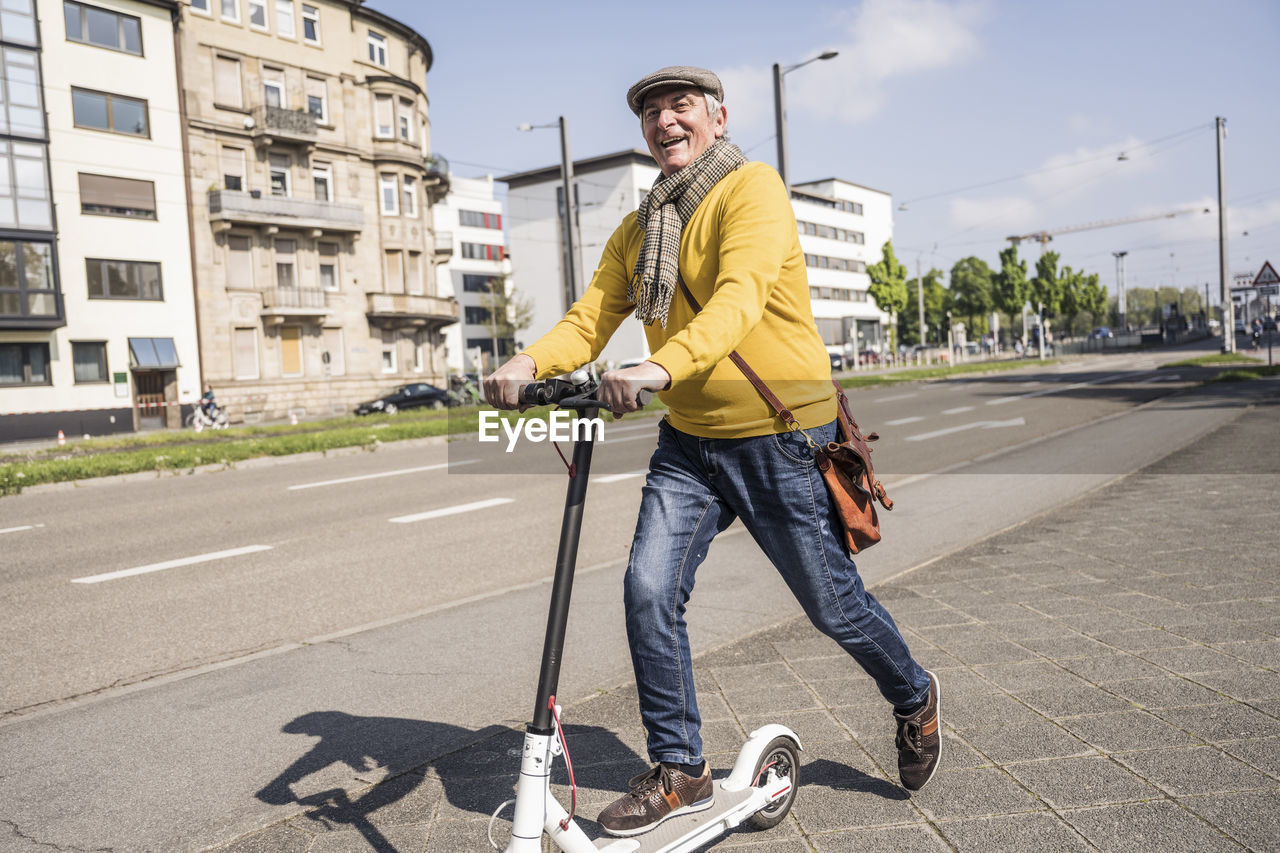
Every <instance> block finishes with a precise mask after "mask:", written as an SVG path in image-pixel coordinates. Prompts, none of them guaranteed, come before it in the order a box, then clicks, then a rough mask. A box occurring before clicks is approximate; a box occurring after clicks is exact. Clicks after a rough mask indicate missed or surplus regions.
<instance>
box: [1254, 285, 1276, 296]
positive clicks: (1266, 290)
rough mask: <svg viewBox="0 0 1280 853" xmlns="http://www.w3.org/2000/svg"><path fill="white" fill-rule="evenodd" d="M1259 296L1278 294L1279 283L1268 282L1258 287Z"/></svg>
mask: <svg viewBox="0 0 1280 853" xmlns="http://www.w3.org/2000/svg"><path fill="white" fill-rule="evenodd" d="M1258 295H1259V296H1280V284H1268V285H1264V286H1262V287H1259V288H1258Z"/></svg>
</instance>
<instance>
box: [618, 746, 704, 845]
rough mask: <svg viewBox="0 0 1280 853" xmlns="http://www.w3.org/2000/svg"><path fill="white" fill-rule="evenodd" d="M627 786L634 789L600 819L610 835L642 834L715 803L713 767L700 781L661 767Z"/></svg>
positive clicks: (619, 799)
mask: <svg viewBox="0 0 1280 853" xmlns="http://www.w3.org/2000/svg"><path fill="white" fill-rule="evenodd" d="M627 787H628V788H630V789H631V790H630V791H629V792H627V793H626V794H624V795H623V796H621V797H619V798H618V799H617V800H615V801H613V802H612V803H610V804H609V805H608V806H606V807H605V810H604V811H602V812H600V817H598V818H596V821H597V823H599V824H600V827H601V829H603V830H604V831H605V832H607V833H609V834H610V835H619V836H628V835H639V834H640V833H642V832H648V831H649V830H651V829H653V828H654V827H655V826H657V825H658V824H660V823H662V822H663V821H664V820H666V819H667V818H669V817H675V816H676V815H682V814H690V813H692V812H700V811H702V810H703V809H709V808H711V805H712V803H713V802H714V801H715V789H714V787H713V786H712V783H711V765H710V764H708V765H706V767H705V768H703V771H702V775H701V776H699V777H697V778H694V777H693V776H687V775H685V774H684V773H681V772H680V771H679V770H676V769H674V768H671V767H668V766H666V765H665V764H659V765H658V766H656V767H654V768H652V769H649V770H646V771H645V772H643V773H641V774H640V775H639V776H636V777H635V778H633V779H632V780H631V781H630V782H628V783H627Z"/></svg>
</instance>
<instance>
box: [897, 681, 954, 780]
mask: <svg viewBox="0 0 1280 853" xmlns="http://www.w3.org/2000/svg"><path fill="white" fill-rule="evenodd" d="M926 672H928V670H926ZM928 675H929V701H928V702H926V703H925V706H924V707H923V708H921V709H920V710H919V711H916V712H915V713H914V714H911V715H910V716H907V717H903V716H900V715H898V714H896V713H895V714H894V715H893V718H894V719H895V720H897V722H898V737H897V746H898V777H899V778H900V779H902V787H904V788H906V789H907V790H908V791H919V790H920V789H921V788H923V787H924V786H925V785H926V784H927V783H928V782H929V780H930V779H932V778H933V774H934V772H935V771H937V769H938V761H939V759H940V758H941V755H942V732H941V731H940V727H941V725H942V723H941V721H940V714H939V709H940V708H941V706H942V702H941V699H942V694H941V692H940V691H939V690H938V677H937V676H936V675H934V674H933V673H932V672H928Z"/></svg>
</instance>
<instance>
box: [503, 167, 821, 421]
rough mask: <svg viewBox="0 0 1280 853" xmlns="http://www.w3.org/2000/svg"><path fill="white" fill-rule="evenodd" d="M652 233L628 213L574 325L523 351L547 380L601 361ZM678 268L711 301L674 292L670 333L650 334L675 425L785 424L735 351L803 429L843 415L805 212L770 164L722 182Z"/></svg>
mask: <svg viewBox="0 0 1280 853" xmlns="http://www.w3.org/2000/svg"><path fill="white" fill-rule="evenodd" d="M643 242H644V232H643V231H642V230H641V228H640V227H639V226H638V225H637V224H636V215H635V214H634V213H631V214H629V215H628V216H627V217H626V218H625V219H623V221H622V224H621V225H619V226H618V229H617V230H616V231H614V232H613V236H612V237H610V238H609V242H608V244H607V245H606V246H605V248H604V255H603V256H602V257H601V259H600V267H599V269H597V270H596V272H595V275H594V276H593V277H592V279H591V285H590V286H589V287H588V288H587V291H586V293H584V294H583V295H582V298H581V299H579V300H578V301H577V302H575V303H574V305H573V307H572V308H571V309H570V310H569V313H568V314H566V315H565V317H564V319H563V320H561V321H560V322H559V323H557V324H556V325H555V327H554V328H552V329H551V331H550V332H548V333H547V334H546V335H544V336H543V337H542V338H541V339H539V340H538V341H537V342H536V343H535V344H533V345H532V346H530V347H529V348H528V349H526V350H525V353H526V354H527V355H529V356H530V357H532V358H533V360H534V363H535V364H536V365H537V370H538V378H540V379H541V378H545V377H548V376H556V375H559V374H561V373H567V372H569V371H571V370H574V369H576V368H578V367H580V366H582V365H584V364H587V363H589V362H592V361H594V360H595V359H596V358H597V357H598V356H599V355H600V351H601V350H602V349H604V345H605V344H606V343H607V342H608V340H609V338H610V337H611V336H612V335H613V333H614V331H615V330H616V329H617V328H618V324H619V323H621V322H622V321H623V320H624V319H625V318H626V316H627V315H628V314H630V313H631V312H632V310H633V309H634V307H635V306H634V305H633V304H632V303H630V302H629V301H627V282H628V280H629V279H630V278H631V272H632V270H633V269H635V264H636V258H637V257H638V256H639V254H640V246H641V244H642V243H643ZM680 273H681V275H682V276H683V278H684V281H685V284H687V285H688V286H689V290H690V291H691V292H692V293H693V295H694V297H695V298H696V299H697V300H698V301H699V302H700V303H701V304H702V311H701V312H699V313H698V314H697V315H696V316H695V314H694V311H693V309H692V308H691V307H690V306H689V303H688V302H687V301H686V300H685V297H684V295H683V294H682V293H681V292H680V291H679V288H677V290H676V294H675V297H674V298H673V299H672V300H671V308H670V311H669V313H668V315H667V327H666V328H665V329H664V328H662V327H661V326H659V325H657V324H656V323H655V324H654V325H651V326H646V327H645V336H646V338H647V339H648V342H649V351H650V352H651V353H653V354H652V355H651V356H650V357H649V360H650V361H653V362H656V363H657V364H660V365H662V367H663V368H665V369H666V371H667V372H668V373H669V374H671V387H670V388H669V389H668V390H666V391H664V392H662V393H661V394H660V395H659V397H660V398H661V400H662V402H663V403H665V404H666V405H667V407H668V410H669V415H668V420H669V421H670V423H671V425H672V426H674V427H675V428H676V429H678V430H680V431H681V432H685V433H688V434H690V435H696V436H700V437H703V438H744V437H747V436H753V435H766V434H769V433H774V432H785V431H786V426H785V425H784V424H783V423H782V421H781V420H780V419H779V418H778V416H777V415H776V414H775V413H774V411H773V409H772V408H771V407H770V406H769V404H768V403H766V402H765V401H764V399H763V398H762V397H761V396H760V394H759V392H757V391H756V389H755V388H754V387H753V386H752V385H751V383H750V382H748V381H747V379H746V377H745V376H743V374H742V371H740V370H739V369H738V367H737V366H736V365H735V364H734V363H733V362H731V361H729V359H728V358H727V356H728V354H729V353H730V352H731V351H733V350H735V349H736V350H737V351H738V352H739V353H740V354H741V355H742V357H743V358H744V359H745V360H746V362H747V364H748V365H750V366H751V367H752V368H753V369H754V370H755V372H756V373H757V374H759V375H760V378H761V379H763V380H764V381H765V384H767V385H768V386H769V388H770V389H771V390H772V391H773V393H774V394H776V395H777V396H778V398H779V399H780V400H781V401H782V402H783V404H784V405H786V406H787V407H788V408H789V409H790V410H791V412H792V414H794V415H795V417H796V420H797V421H799V422H800V425H801V426H803V427H806V428H807V427H814V426H820V425H822V424H826V423H830V422H831V421H832V420H834V419H835V416H836V406H835V391H834V388H832V385H831V363H830V358H829V357H828V355H827V352H826V349H825V347H824V346H823V344H822V338H821V337H820V336H819V335H818V330H817V328H816V326H815V325H814V322H813V311H812V310H811V308H810V305H809V282H808V278H807V276H806V275H805V267H804V254H803V253H802V252H801V250H800V237H799V234H798V232H797V230H796V220H795V214H794V212H793V211H792V208H791V204H790V201H789V200H788V198H787V194H786V189H785V188H784V187H783V184H782V180H781V178H779V177H778V173H777V172H775V171H774V170H773V169H772V168H771V167H770V166H767V165H765V164H763V163H748V164H746V165H744V166H742V167H741V168H739V169H737V170H735V171H734V172H732V173H731V174H729V176H728V177H726V178H725V179H724V180H722V181H720V182H719V183H718V184H716V185H715V187H714V188H713V189H712V190H711V192H709V193H708V194H707V197H706V198H704V199H703V200H702V203H701V204H700V205H699V206H698V209H697V210H695V211H694V213H693V216H692V217H691V218H690V219H689V222H688V223H687V224H686V225H685V229H684V234H683V236H682V238H681V242H680Z"/></svg>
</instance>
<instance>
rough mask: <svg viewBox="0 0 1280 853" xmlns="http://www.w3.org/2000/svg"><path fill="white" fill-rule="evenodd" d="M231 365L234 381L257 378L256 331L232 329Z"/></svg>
mask: <svg viewBox="0 0 1280 853" xmlns="http://www.w3.org/2000/svg"><path fill="white" fill-rule="evenodd" d="M231 340H232V345H231V363H232V369H233V370H234V371H235V375H236V379H257V378H258V330H257V329H233V330H232V332H231Z"/></svg>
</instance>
